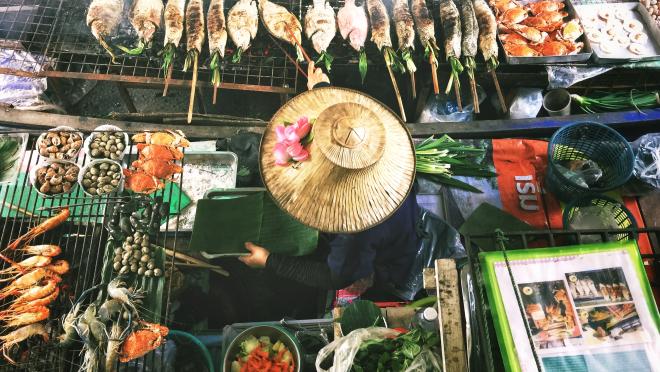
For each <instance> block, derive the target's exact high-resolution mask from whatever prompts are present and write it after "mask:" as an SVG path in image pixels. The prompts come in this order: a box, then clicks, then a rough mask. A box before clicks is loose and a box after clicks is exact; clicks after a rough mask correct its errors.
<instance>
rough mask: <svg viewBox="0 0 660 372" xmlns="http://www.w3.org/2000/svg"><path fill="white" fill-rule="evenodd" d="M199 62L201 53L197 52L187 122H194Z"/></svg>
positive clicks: (194, 60) (194, 59)
mask: <svg viewBox="0 0 660 372" xmlns="http://www.w3.org/2000/svg"><path fill="white" fill-rule="evenodd" d="M198 63H199V53H195V56H194V57H193V76H192V83H191V84H190V103H189V104H188V119H187V122H188V124H190V123H191V122H192V114H193V105H194V104H195V87H196V86H197V65H198Z"/></svg>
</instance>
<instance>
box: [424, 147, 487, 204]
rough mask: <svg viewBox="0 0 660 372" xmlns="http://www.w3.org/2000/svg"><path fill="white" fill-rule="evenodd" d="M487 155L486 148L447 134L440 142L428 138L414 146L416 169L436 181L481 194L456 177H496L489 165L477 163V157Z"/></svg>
mask: <svg viewBox="0 0 660 372" xmlns="http://www.w3.org/2000/svg"><path fill="white" fill-rule="evenodd" d="M484 153H485V150H484V149H480V148H476V147H474V146H470V145H465V144H462V143H460V142H457V141H454V140H453V139H452V138H451V137H449V136H448V135H444V136H442V137H440V138H438V139H435V138H433V137H429V138H427V139H426V140H424V141H422V142H421V143H419V144H418V145H417V146H415V158H416V160H417V166H416V170H417V173H419V174H422V175H423V176H424V177H425V178H427V179H429V180H431V181H433V182H438V183H442V184H444V185H447V186H450V187H456V188H460V189H463V190H467V191H472V192H477V193H481V190H479V189H477V188H476V187H474V186H471V185H469V184H467V183H465V182H463V181H459V180H457V179H456V178H454V176H467V177H494V176H496V175H497V174H495V173H494V172H492V171H491V170H490V169H489V168H488V167H487V166H485V165H481V164H478V163H477V160H478V159H477V158H478V157H481V156H483V155H484Z"/></svg>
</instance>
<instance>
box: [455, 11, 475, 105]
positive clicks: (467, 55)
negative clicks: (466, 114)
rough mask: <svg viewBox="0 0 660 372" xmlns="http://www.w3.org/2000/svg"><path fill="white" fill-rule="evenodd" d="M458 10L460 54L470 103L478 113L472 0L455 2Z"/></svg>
mask: <svg viewBox="0 0 660 372" xmlns="http://www.w3.org/2000/svg"><path fill="white" fill-rule="evenodd" d="M457 1H458V9H459V13H460V14H461V25H462V31H463V39H462V42H461V54H462V55H463V61H464V64H463V65H464V66H465V69H466V70H467V73H468V77H469V79H470V87H471V89H470V90H471V91H472V103H473V104H474V112H475V113H477V114H478V113H479V97H478V93H477V84H476V82H475V80H474V70H475V69H476V68H477V64H476V62H475V57H476V56H477V51H478V47H477V44H478V43H479V25H478V24H477V16H476V15H475V14H474V7H473V5H472V0H457Z"/></svg>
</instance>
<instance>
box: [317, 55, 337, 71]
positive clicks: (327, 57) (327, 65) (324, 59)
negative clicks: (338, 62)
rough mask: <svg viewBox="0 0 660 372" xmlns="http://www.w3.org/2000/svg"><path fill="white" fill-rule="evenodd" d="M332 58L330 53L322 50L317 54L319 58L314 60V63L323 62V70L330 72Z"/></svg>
mask: <svg viewBox="0 0 660 372" xmlns="http://www.w3.org/2000/svg"><path fill="white" fill-rule="evenodd" d="M334 60H335V57H333V56H332V55H331V54H330V53H328V52H326V51H325V50H324V51H323V52H322V53H321V55H320V56H319V59H318V60H316V64H319V63H321V62H323V64H324V65H325V70H326V71H328V72H330V69H331V68H332V61H334Z"/></svg>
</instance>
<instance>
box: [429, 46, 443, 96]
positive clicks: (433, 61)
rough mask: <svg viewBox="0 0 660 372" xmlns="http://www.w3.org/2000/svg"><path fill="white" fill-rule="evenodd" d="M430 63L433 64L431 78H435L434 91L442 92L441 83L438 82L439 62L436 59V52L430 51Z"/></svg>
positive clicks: (435, 92) (436, 93) (436, 92)
mask: <svg viewBox="0 0 660 372" xmlns="http://www.w3.org/2000/svg"><path fill="white" fill-rule="evenodd" d="M429 65H431V78H433V93H434V94H435V95H436V96H437V95H438V94H440V84H439V83H438V64H437V62H436V59H435V53H433V51H431V53H429Z"/></svg>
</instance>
